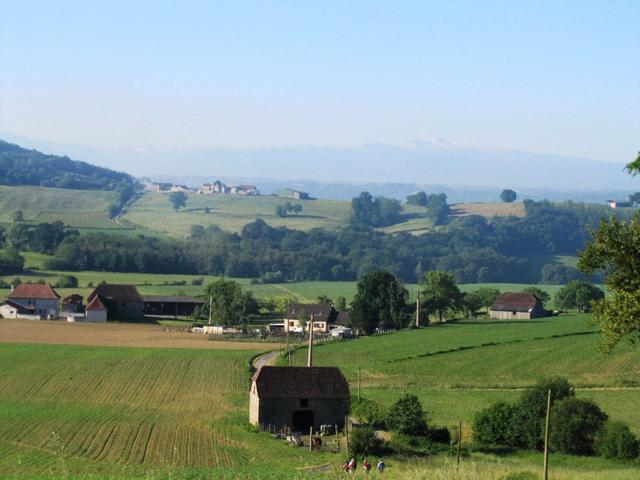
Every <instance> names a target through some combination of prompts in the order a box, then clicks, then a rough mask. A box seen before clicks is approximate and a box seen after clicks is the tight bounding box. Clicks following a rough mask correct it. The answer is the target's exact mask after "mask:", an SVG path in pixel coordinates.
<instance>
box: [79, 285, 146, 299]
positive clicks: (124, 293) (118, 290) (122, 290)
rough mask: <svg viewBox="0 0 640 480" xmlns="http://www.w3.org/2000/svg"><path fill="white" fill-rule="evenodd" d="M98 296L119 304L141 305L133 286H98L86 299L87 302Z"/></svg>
mask: <svg viewBox="0 0 640 480" xmlns="http://www.w3.org/2000/svg"><path fill="white" fill-rule="evenodd" d="M96 296H100V297H102V298H103V299H104V300H108V301H113V302H121V303H141V302H142V298H140V294H139V293H138V289H137V288H136V287H135V286H134V285H113V284H109V283H103V284H101V285H98V286H97V287H96V288H95V290H94V291H93V292H92V293H91V295H89V296H88V297H87V301H88V302H91V300H93V299H94V297H96Z"/></svg>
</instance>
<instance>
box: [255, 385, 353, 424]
mask: <svg viewBox="0 0 640 480" xmlns="http://www.w3.org/2000/svg"><path fill="white" fill-rule="evenodd" d="M251 397H252V398H251V400H252V401H251V407H250V420H251V423H254V424H255V425H258V424H263V425H268V424H271V425H272V426H275V428H276V430H280V429H281V428H283V427H285V426H290V425H291V423H292V420H293V412H296V411H298V410H311V411H313V414H314V417H313V428H314V430H319V429H320V425H325V424H328V425H338V426H343V425H344V419H345V417H346V416H347V415H348V413H349V400H348V399H339V398H335V399H334V398H331V399H324V398H320V399H313V398H310V399H308V402H309V403H308V407H307V408H301V407H300V400H301V399H299V398H263V399H258V398H257V396H254V395H253V393H252V394H251ZM254 397H255V398H254ZM256 410H257V412H256ZM256 413H257V415H256ZM256 417H257V419H256ZM254 420H255V421H254Z"/></svg>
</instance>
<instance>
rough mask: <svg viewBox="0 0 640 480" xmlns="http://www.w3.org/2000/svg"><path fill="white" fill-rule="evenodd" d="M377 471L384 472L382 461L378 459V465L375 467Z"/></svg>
mask: <svg viewBox="0 0 640 480" xmlns="http://www.w3.org/2000/svg"><path fill="white" fill-rule="evenodd" d="M376 468H377V469H378V472H380V473H383V472H384V460H382V459H380V460H378V465H377V467H376Z"/></svg>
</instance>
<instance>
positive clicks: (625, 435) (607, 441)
mask: <svg viewBox="0 0 640 480" xmlns="http://www.w3.org/2000/svg"><path fill="white" fill-rule="evenodd" d="M595 448H596V453H597V454H598V455H601V456H603V457H605V458H611V459H615V460H633V459H634V458H637V457H638V455H640V444H639V442H638V439H637V438H636V436H635V435H634V434H633V432H632V431H631V430H630V429H629V427H628V425H626V424H624V423H622V422H606V423H605V424H604V428H602V430H600V432H598V434H597V435H596V438H595Z"/></svg>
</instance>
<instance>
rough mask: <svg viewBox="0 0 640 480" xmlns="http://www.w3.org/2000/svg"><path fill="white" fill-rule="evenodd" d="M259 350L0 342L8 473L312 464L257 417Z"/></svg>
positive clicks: (2, 460)
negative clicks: (251, 393)
mask: <svg viewBox="0 0 640 480" xmlns="http://www.w3.org/2000/svg"><path fill="white" fill-rule="evenodd" d="M250 356H251V352H247V351H243V352H239V351H231V350H225V351H211V350H208V351H200V350H179V349H178V350H176V349H166V350H159V349H142V348H138V349H135V348H106V347H92V348H89V347H79V346H63V345H56V346H53V345H7V344H5V345H0V364H1V365H2V367H3V368H2V369H1V370H0V477H2V478H6V477H9V476H15V477H20V478H24V477H28V476H32V475H33V476H38V475H42V476H45V475H46V474H47V473H48V472H52V473H54V474H57V475H60V476H68V475H71V476H73V477H84V476H85V475H89V474H100V475H105V476H111V475H113V476H117V477H118V478H127V477H131V476H141V475H144V474H145V473H146V474H149V473H150V472H154V471H156V472H160V473H161V472H163V471H174V470H175V469H178V470H177V471H180V469H181V468H191V467H193V468H204V469H209V468H213V470H212V473H216V471H218V472H225V471H226V472H227V475H232V474H231V473H230V472H242V471H245V472H250V471H252V469H251V465H261V468H263V469H264V471H265V472H269V471H270V470H272V469H275V468H279V470H281V471H282V472H283V473H285V472H286V471H287V469H293V468H294V467H299V466H304V465H308V464H309V463H310V462H309V459H308V458H307V457H309V456H310V454H308V452H307V451H306V450H304V449H295V448H293V447H289V446H287V445H286V444H284V443H283V442H276V441H272V440H270V439H268V438H267V436H266V435H264V434H257V433H254V432H253V431H252V429H251V428H249V427H248V422H247V417H248V395H247V392H248V387H249V370H248V363H247V360H248V358H249V357H250ZM323 460H325V461H326V457H323V456H322V455H319V456H314V457H313V458H312V461H318V462H322V461H323ZM227 478H235V477H232V476H229V477H227Z"/></svg>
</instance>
